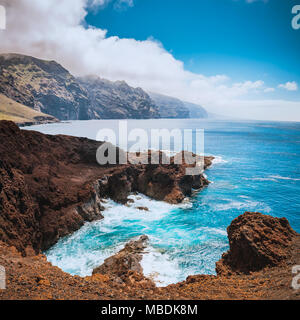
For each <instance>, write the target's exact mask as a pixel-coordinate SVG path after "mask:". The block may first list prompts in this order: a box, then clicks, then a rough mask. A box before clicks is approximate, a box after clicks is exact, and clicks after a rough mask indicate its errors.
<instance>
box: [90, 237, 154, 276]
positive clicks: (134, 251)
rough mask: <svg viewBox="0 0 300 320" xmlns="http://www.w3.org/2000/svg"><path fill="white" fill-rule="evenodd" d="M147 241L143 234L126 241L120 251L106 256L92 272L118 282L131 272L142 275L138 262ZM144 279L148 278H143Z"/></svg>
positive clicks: (130, 274) (131, 273)
mask: <svg viewBox="0 0 300 320" xmlns="http://www.w3.org/2000/svg"><path fill="white" fill-rule="evenodd" d="M147 241H148V237H147V236H145V235H143V236H140V237H139V239H137V240H132V241H130V242H128V243H127V244H126V245H125V247H124V248H123V249H122V250H121V251H119V252H118V253H116V254H115V255H113V256H111V257H109V258H107V259H106V260H105V261H104V263H103V264H102V265H101V266H99V267H97V268H95V269H94V270H93V274H102V275H108V276H110V277H113V278H115V280H116V281H119V282H126V281H127V280H128V278H129V277H130V276H132V275H133V274H135V275H138V274H139V275H140V276H142V277H143V268H142V266H141V264H140V262H141V260H142V258H143V254H144V250H145V249H146V248H147ZM145 280H148V279H146V278H145ZM148 281H150V280H148Z"/></svg>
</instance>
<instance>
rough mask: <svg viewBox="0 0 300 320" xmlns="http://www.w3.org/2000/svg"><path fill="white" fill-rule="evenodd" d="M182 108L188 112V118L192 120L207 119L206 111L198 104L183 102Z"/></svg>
mask: <svg viewBox="0 0 300 320" xmlns="http://www.w3.org/2000/svg"><path fill="white" fill-rule="evenodd" d="M184 106H185V107H186V108H187V109H188V110H189V113H190V118H192V119H202V118H208V117H209V115H208V113H207V111H206V110H205V109H204V108H203V107H202V106H199V105H198V104H194V103H190V102H184Z"/></svg>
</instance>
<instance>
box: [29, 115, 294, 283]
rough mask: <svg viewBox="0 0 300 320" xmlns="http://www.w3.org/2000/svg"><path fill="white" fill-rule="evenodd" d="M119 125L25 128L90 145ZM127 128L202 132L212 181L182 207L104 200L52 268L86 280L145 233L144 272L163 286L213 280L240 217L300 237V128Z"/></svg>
mask: <svg viewBox="0 0 300 320" xmlns="http://www.w3.org/2000/svg"><path fill="white" fill-rule="evenodd" d="M117 125H118V123H117V121H110V120H109V121H107V120H103V121H102V120H101V121H89V122H88V121H74V122H70V123H59V124H50V125H42V126H35V127H30V128H28V129H31V130H32V129H34V130H39V131H41V132H44V133H49V134H56V133H62V134H70V135H76V136H86V137H89V138H92V139H95V137H96V133H97V131H98V130H99V129H101V128H104V127H105V128H117ZM128 126H129V128H144V129H147V130H149V129H150V128H170V129H172V128H181V129H186V128H193V129H196V128H203V129H205V153H206V154H211V155H214V156H216V160H215V161H214V164H213V166H212V167H211V168H210V169H208V170H207V171H206V175H207V177H208V179H209V180H210V181H211V182H212V183H211V184H210V185H209V186H208V187H207V188H206V189H205V190H203V191H201V192H198V193H195V194H194V195H193V197H191V198H190V199H187V201H186V202H185V203H183V204H182V205H179V206H175V205H169V204H166V203H162V202H158V201H153V200H151V199H148V198H146V197H145V196H143V195H138V196H132V198H133V199H134V200H135V202H134V203H133V204H132V205H131V207H124V206H121V205H118V204H116V203H114V202H113V201H108V203H107V204H106V205H105V206H106V207H107V209H106V210H105V211H104V216H105V219H104V220H102V221H97V222H93V223H87V224H85V226H84V227H83V228H82V229H80V230H79V231H78V232H76V233H74V234H73V235H71V236H69V237H66V238H64V239H61V240H60V241H59V242H58V243H57V244H56V245H55V246H54V247H52V248H51V249H50V250H48V251H47V252H46V255H47V257H48V260H49V261H51V262H52V263H53V264H54V265H57V266H59V267H61V268H62V269H63V270H64V271H66V272H70V273H72V274H78V275H89V274H91V272H92V270H93V268H94V267H96V266H98V265H99V264H101V263H102V262H103V261H104V259H105V258H107V257H108V256H110V255H112V254H113V253H115V252H117V251H118V250H119V249H120V248H121V247H122V246H123V245H124V243H126V242H127V241H128V240H130V239H132V238H134V237H136V236H138V235H141V234H147V235H148V236H149V238H150V246H149V251H148V253H147V254H146V255H145V256H144V258H143V261H142V264H143V267H144V271H145V274H146V275H151V276H152V277H153V278H154V279H155V280H156V281H157V283H158V285H166V284H169V283H173V282H177V281H181V280H184V279H185V278H186V277H187V276H188V275H191V274H199V273H206V274H214V273H215V262H216V261H217V260H218V259H219V258H220V257H221V255H222V253H223V252H224V251H226V250H227V249H228V240H227V234H226V228H227V226H228V225H229V224H230V222H231V221H232V220H233V219H234V218H235V217H237V216H238V215H240V214H242V213H244V212H245V211H259V212H262V213H265V214H270V215H273V216H276V217H286V218H287V219H288V220H289V221H290V224H291V225H292V227H293V228H294V229H295V230H296V231H298V232H300V197H299V194H300V166H299V159H300V123H287V122H254V121H252V122H237V121H208V120H130V121H128ZM136 206H146V207H148V208H149V209H150V211H149V212H144V211H139V210H138V209H136V208H135V207H136Z"/></svg>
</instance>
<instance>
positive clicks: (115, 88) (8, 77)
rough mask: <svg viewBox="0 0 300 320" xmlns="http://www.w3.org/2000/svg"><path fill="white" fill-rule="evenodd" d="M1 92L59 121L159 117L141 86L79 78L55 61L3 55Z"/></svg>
mask: <svg viewBox="0 0 300 320" xmlns="http://www.w3.org/2000/svg"><path fill="white" fill-rule="evenodd" d="M0 93H1V94H3V95H4V96H6V97H8V98H10V99H12V100H13V101H16V102H18V103H20V104H22V105H25V106H28V107H30V108H32V109H34V110H36V111H38V112H43V113H46V114H49V115H52V116H54V117H55V118H57V119H59V120H88V119H125V118H126V119H149V118H159V117H160V115H159V112H158V108H157V106H156V105H155V103H154V102H153V101H152V100H151V99H150V97H149V95H148V94H147V93H146V92H145V91H143V90H142V89H141V88H132V87H130V86H129V85H127V84H126V82H124V81H117V82H111V81H108V80H104V79H100V78H97V77H86V78H80V79H77V78H75V77H74V76H73V75H71V74H70V72H69V71H68V70H66V69H65V68H63V67H62V66H61V65H60V64H58V63H56V62H55V61H45V60H40V59H37V58H33V57H29V56H24V55H19V54H1V55H0Z"/></svg>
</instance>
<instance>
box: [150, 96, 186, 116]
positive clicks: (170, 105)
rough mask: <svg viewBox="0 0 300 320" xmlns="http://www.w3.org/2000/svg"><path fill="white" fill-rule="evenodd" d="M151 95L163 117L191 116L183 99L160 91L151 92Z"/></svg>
mask: <svg viewBox="0 0 300 320" xmlns="http://www.w3.org/2000/svg"><path fill="white" fill-rule="evenodd" d="M150 97H151V99H153V101H154V102H155V104H156V105H157V106H158V108H159V113H160V117H161V118H169V119H176V118H177V119H187V118H190V111H189V109H188V108H187V107H186V106H185V105H184V103H183V102H182V101H181V100H179V99H176V98H173V97H169V96H165V95H162V94H158V93H150Z"/></svg>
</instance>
